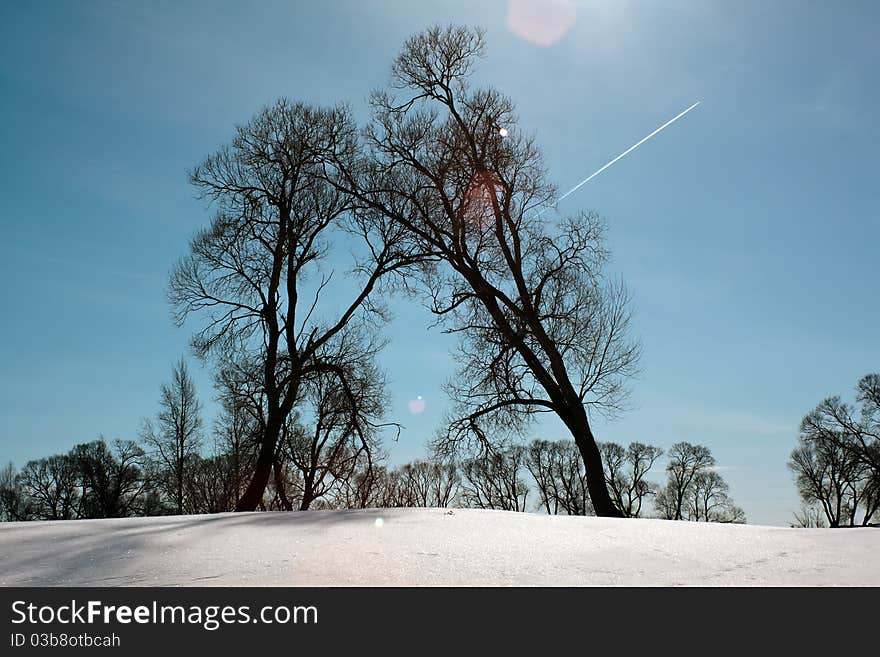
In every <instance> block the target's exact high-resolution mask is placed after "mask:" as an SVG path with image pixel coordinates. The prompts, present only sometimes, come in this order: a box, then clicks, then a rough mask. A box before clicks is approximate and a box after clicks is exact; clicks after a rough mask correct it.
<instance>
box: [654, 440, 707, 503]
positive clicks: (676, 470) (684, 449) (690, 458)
mask: <svg viewBox="0 0 880 657" xmlns="http://www.w3.org/2000/svg"><path fill="white" fill-rule="evenodd" d="M714 465H715V457H713V456H712V453H711V452H710V451H709V449H708V448H706V447H704V446H703V445H692V444H691V443H687V442H680V443H675V444H674V445H673V446H672V448H671V449H670V450H669V462H668V464H667V465H666V486H665V487H664V488H662V489H661V490H660V491H659V492H658V494H657V496H656V498H655V504H656V506H657V509H658V511H660V513H661V515H662V516H663V517H664V518H666V519H668V520H683V519H684V518H685V514H686V505H685V501H686V500H687V498H688V495H689V493H690V492H691V491H692V488H693V483H694V479H695V478H696V477H697V475H698V474H699V473H700V472H702V471H703V470H704V469H706V468H709V467H711V466H714Z"/></svg>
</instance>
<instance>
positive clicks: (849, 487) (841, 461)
mask: <svg viewBox="0 0 880 657" xmlns="http://www.w3.org/2000/svg"><path fill="white" fill-rule="evenodd" d="M814 419H815V418H814V416H812V415H811V416H807V418H805V420H804V422H803V423H802V425H801V437H800V440H799V443H798V446H797V447H796V448H795V449H794V450H793V451H792V453H791V458H790V459H789V462H788V468H789V469H790V470H791V471H792V473H793V474H794V476H795V483H796V484H797V488H798V493H799V494H800V497H801V500H802V501H803V502H804V504H805V505H808V506H813V505H818V507H819V508H820V509H821V510H822V512H823V513H824V515H825V519H826V520H827V522H828V525H829V526H830V527H841V526H845V525H849V526H853V525H855V524H862V525H867V524H868V523H869V522H870V520H871V518H872V516H873V515H874V513H875V512H876V511H877V508H878V505H880V479H878V478H877V477H876V475H875V473H874V471H873V470H872V469H871V468H870V467H869V466H868V464H866V463H865V461H864V460H862V459H860V458H859V456H858V454H859V450H858V449H857V448H856V447H854V446H853V445H852V444H849V443H848V441H847V439H846V438H845V437H843V436H840V435H836V434H835V431H837V430H832V429H829V428H828V427H822V428H820V427H817V425H816V424H815V423H814ZM859 512H861V514H862V516H861V520H859V519H858V514H859Z"/></svg>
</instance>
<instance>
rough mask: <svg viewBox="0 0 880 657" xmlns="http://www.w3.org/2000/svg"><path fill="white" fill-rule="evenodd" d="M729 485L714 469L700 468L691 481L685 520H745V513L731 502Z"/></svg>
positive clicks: (738, 521)
mask: <svg viewBox="0 0 880 657" xmlns="http://www.w3.org/2000/svg"><path fill="white" fill-rule="evenodd" d="M729 491H730V486H729V485H728V484H727V482H726V481H724V478H723V477H722V476H721V475H720V474H719V473H718V472H716V471H714V470H702V471H700V472H698V473H697V476H696V477H694V479H693V482H692V483H691V489H690V494H689V496H688V498H689V499H688V503H687V517H686V519H687V520H693V521H697V522H700V521H702V522H736V523H742V522H745V513H744V512H743V510H742V509H740V508H739V507H738V506H736V505H735V504H733V501H732V500H731V499H730V496H729V494H728V493H729Z"/></svg>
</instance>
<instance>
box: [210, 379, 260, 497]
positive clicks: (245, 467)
mask: <svg viewBox="0 0 880 657" xmlns="http://www.w3.org/2000/svg"><path fill="white" fill-rule="evenodd" d="M239 365H240V364H239ZM215 387H216V389H217V393H218V401H219V402H220V412H219V414H218V415H217V417H216V419H215V420H214V427H213V433H214V452H215V454H216V455H217V456H218V457H219V458H220V459H221V461H222V463H223V464H224V465H225V468H226V469H227V472H226V474H225V476H224V488H226V487H228V489H229V490H228V494H229V497H230V499H229V501H228V502H227V504H226V506H227V507H228V508H225V509H223V510H224V511H232V510H234V509H235V505H236V504H237V503H238V500H239V499H241V496H242V494H243V493H244V491H245V488H246V487H247V485H248V483H249V482H250V478H251V476H252V475H253V471H254V466H255V463H256V458H257V453H258V452H259V449H260V439H261V436H262V432H263V426H264V423H265V406H264V403H263V397H262V394H261V390H260V385H259V379H258V377H257V376H254V375H253V374H252V373H251V372H242V371H240V370H238V369H237V368H236V364H232V363H229V364H227V367H226V368H221V369H220V370H219V371H218V373H217V375H216V377H215Z"/></svg>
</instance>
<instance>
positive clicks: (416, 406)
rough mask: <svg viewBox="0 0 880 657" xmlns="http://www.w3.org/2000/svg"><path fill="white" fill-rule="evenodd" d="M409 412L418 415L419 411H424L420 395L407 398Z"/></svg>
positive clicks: (423, 402)
mask: <svg viewBox="0 0 880 657" xmlns="http://www.w3.org/2000/svg"><path fill="white" fill-rule="evenodd" d="M409 412H410V413H412V414H413V415H418V414H419V413H424V412H425V400H424V399H422V396H421V395H419V396H418V397H416V398H415V399H410V400H409Z"/></svg>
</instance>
